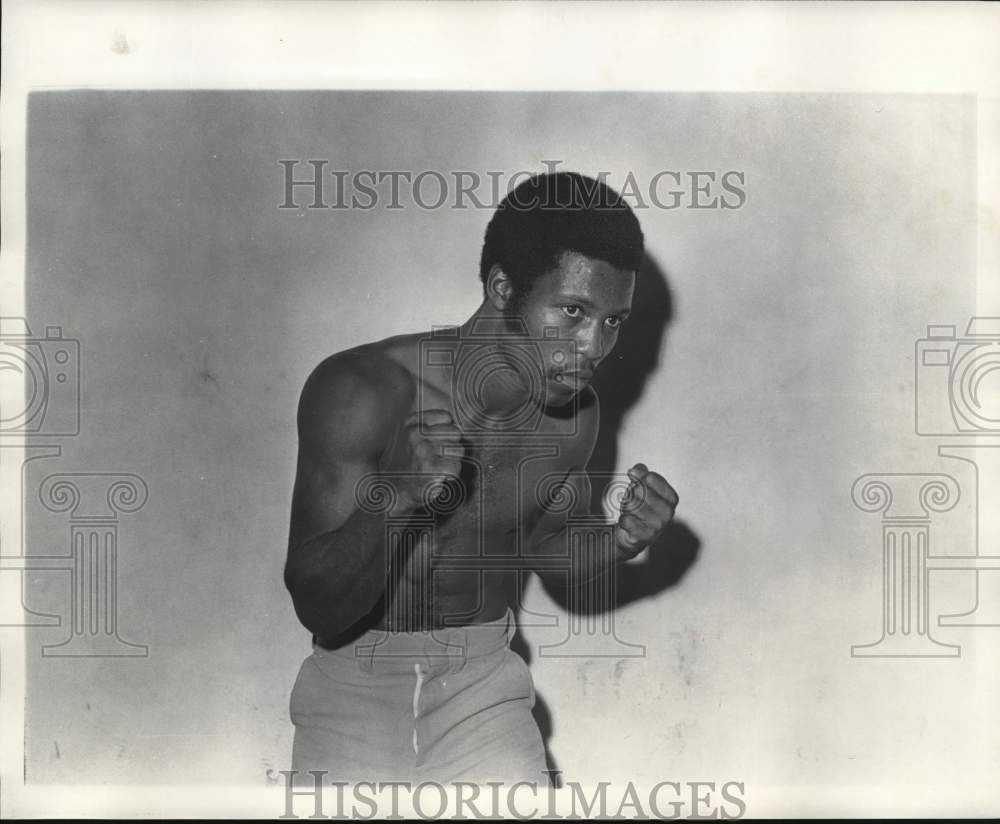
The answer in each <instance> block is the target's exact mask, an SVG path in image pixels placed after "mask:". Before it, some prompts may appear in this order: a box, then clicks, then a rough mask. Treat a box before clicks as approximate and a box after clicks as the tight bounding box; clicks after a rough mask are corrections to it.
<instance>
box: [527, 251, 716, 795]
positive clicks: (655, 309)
mask: <svg viewBox="0 0 1000 824" xmlns="http://www.w3.org/2000/svg"><path fill="white" fill-rule="evenodd" d="M674 316H675V307H674V303H673V300H672V299H671V295H670V289H669V288H668V286H667V279H666V276H665V275H664V273H663V271H662V270H661V269H660V267H659V266H658V265H657V264H656V262H655V261H654V260H652V259H651V258H650V257H649V256H648V255H647V257H646V259H645V261H644V263H643V266H642V268H641V269H640V271H639V272H638V273H637V275H636V287H635V293H634V295H633V300H632V315H631V317H630V319H629V321H628V323H626V324H625V326H624V327H622V332H621V335H620V336H619V338H618V343H617V345H616V346H615V349H614V351H612V352H611V354H610V355H609V356H608V357H607V358H606V359H605V361H604V363H602V365H601V366H600V367H599V368H598V370H597V373H596V375H595V376H594V383H593V386H594V388H595V389H596V390H597V392H598V394H599V395H600V399H601V430H600V433H599V435H598V439H597V444H596V446H595V448H594V454H593V457H592V458H591V461H590V464H589V465H588V467H587V470H588V472H589V473H592V474H593V475H594V476H598V477H600V476H606V475H609V474H610V473H612V472H613V471H614V470H615V467H616V465H617V462H618V441H619V437H620V434H621V429H622V426H623V424H624V421H625V418H626V416H627V415H628V412H629V410H630V409H631V408H632V407H633V406H635V404H636V403H637V402H638V401H639V399H640V398H641V397H642V394H643V392H644V391H645V387H646V382H647V380H648V379H649V377H650V375H652V374H653V373H654V372H655V370H656V369H657V367H658V366H659V363H660V356H661V354H662V350H663V347H664V339H665V336H666V331H667V327H668V326H669V324H670V323H671V321H672V320H673V319H674ZM664 418H665V419H666V418H667V416H666V415H665V416H664ZM650 434H651V436H652V437H661V436H662V433H661V432H655V433H650ZM640 459H641V456H640ZM651 468H652V469H654V470H657V469H658V468H657V467H651ZM660 471H662V470H660ZM667 480H668V481H669V480H671V479H670V478H669V477H668V478H667ZM606 486H607V483H606V482H599V481H598V480H597V477H595V478H594V479H593V497H592V498H591V511H592V512H600V511H601V501H602V499H603V495H604V492H605V489H606ZM700 546H701V541H700V540H699V538H698V536H697V535H696V534H695V533H694V532H693V531H692V530H691V529H690V528H689V527H688V526H687V525H686V524H685V523H684V522H683V521H680V520H676V519H675V520H674V521H673V522H671V524H670V525H669V526H668V527H667V529H666V530H665V531H664V534H663V535H661V536H660V538H659V539H658V540H657V541H656V542H655V543H654V544H653V545H651V546H650V548H649V550H648V551H647V552H646V554H645V559H644V560H643V561H642V562H639V563H629V564H625V565H623V566H621V567H619V569H618V580H617V587H616V591H615V600H614V605H613V606H612V607H611V608H612V609H614V608H617V607H621V606H624V605H626V604H631V603H634V602H636V601H640V600H642V599H645V598H650V597H652V596H654V595H658V594H660V593H662V592H663V591H664V590H666V589H669V588H670V587H672V586H674V585H675V584H677V583H678V582H679V581H680V580H681V579H682V578H683V577H684V574H685V573H686V572H687V570H688V569H689V568H690V567H691V566H692V565H693V564H694V562H695V560H696V559H697V557H698V551H699V548H700ZM516 577H518V578H520V579H521V580H520V581H519V583H518V586H517V588H518V590H523V585H524V582H525V580H524V576H516ZM546 592H547V593H548V594H549V595H550V596H551V597H552V599H553V600H554V601H555V602H556V603H558V604H559V605H560V606H561V607H562V608H563V609H566V610H570V611H572V612H574V613H576V614H580V613H585V614H586V613H590V614H592V613H595V612H606V611H607V610H608V606H607V605H599V604H594V602H593V600H592V599H588V598H580V597H572V595H571V593H569V592H568V591H567V590H560V589H557V588H556V587H546ZM522 594H523V593H522V591H518V592H516V593H512V596H513V597H512V598H511V600H510V601H509V603H511V604H518V605H520V604H521V595H522ZM511 648H512V649H513V650H514V651H515V652H517V653H518V654H519V655H521V656H522V657H523V658H524V659H525V661H527V662H528V663H529V664H530V663H531V659H532V653H531V649H530V647H529V645H528V644H527V642H526V641H525V640H524V638H523V636H522V635H521V634H520V633H518V634H517V635H515V636H514V638H513V639H512V640H511ZM533 712H534V716H535V721H536V722H537V723H538V727H539V729H540V730H541V733H542V739H543V740H544V742H545V751H546V756H547V760H548V768H549V770H551V771H553V772H552V776H553V779H554V780H555V782H556V784H557V786H561V785H562V781H561V777H559V776H557V772H558V767H557V765H556V761H555V759H554V758H553V756H552V753H551V750H550V749H549V741H550V739H551V737H552V733H553V729H554V726H553V719H552V714H551V712H550V711H549V708H548V706H547V704H546V703H545V701H544V700H543V699H542V697H541V695H539V694H537V693H536V698H535V708H534V711H533Z"/></svg>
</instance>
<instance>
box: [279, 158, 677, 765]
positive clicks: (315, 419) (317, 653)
mask: <svg viewBox="0 0 1000 824" xmlns="http://www.w3.org/2000/svg"><path fill="white" fill-rule="evenodd" d="M642 255H643V237H642V232H641V230H640V228H639V223H638V220H637V219H636V217H635V215H634V214H633V213H632V211H631V209H630V208H629V207H628V205H627V204H625V203H624V201H623V200H622V199H621V197H620V196H619V195H618V194H617V193H615V192H613V191H612V190H611V189H609V188H608V187H606V186H605V185H604V184H602V183H600V182H598V181H595V180H593V179H590V178H586V177H583V176H580V175H575V174H571V173H565V172H559V173H555V174H550V175H540V176H537V177H535V178H532V179H531V180H528V181H526V182H525V183H522V184H521V185H520V186H518V187H517V188H516V189H514V191H513V192H511V193H510V194H509V195H508V197H507V198H506V199H505V200H504V202H503V203H501V205H500V206H499V207H498V209H497V211H496V212H495V214H494V216H493V218H492V219H491V221H490V224H489V226H488V228H487V231H486V237H485V242H484V245H483V253H482V258H481V263H480V277H481V279H482V281H483V291H484V298H483V302H482V304H481V305H480V307H479V308H478V309H477V310H476V312H475V313H474V314H473V315H472V317H471V318H469V320H468V321H467V322H466V323H465V324H463V325H462V326H461V327H459V328H458V329H457V330H453V332H452V333H451V334H444V335H441V334H440V333H438V334H431V333H422V334H413V335H402V336H399V337H393V338H389V339H387V340H383V341H379V342H378V343H371V344H366V345H363V346H359V347H356V348H354V349H350V350H347V351H345V352H340V353H338V354H335V355H333V356H331V357H329V358H327V359H326V360H325V361H323V362H322V363H321V364H320V365H319V366H318V367H317V368H316V369H315V371H314V372H313V373H312V375H310V377H309V379H308V380H307V382H306V384H305V387H304V389H303V392H302V397H301V401H300V405H299V413H298V425H299V453H298V469H297V475H296V480H295V489H294V494H293V502H292V515H291V530H290V536H289V549H288V559H287V562H286V567H285V583H286V585H287V587H288V590H289V592H290V593H291V596H292V600H293V602H294V606H295V611H296V614H297V615H298V617H299V620H300V621H301V622H302V624H303V625H304V626H305V627H306V628H307V629H308V630H310V631H311V632H312V633H313V654H312V655H311V656H310V657H309V658H307V659H306V661H305V662H304V663H303V665H302V668H301V670H300V672H299V676H298V678H297V680H296V683H295V687H294V689H293V691H292V697H291V704H290V709H291V716H292V721H293V723H294V724H295V741H294V744H293V756H292V767H293V770H296V771H299V772H302V773H304V772H305V771H307V770H325V771H327V772H328V773H329V775H330V778H331V780H344V781H361V780H365V781H390V780H403V781H416V780H438V781H442V782H444V781H457V780H463V781H479V782H485V781H506V782H515V781H522V780H523V781H529V782H535V783H544V781H545V778H544V770H545V758H544V746H543V742H542V739H541V736H540V734H539V731H538V728H537V725H536V724H535V722H534V720H533V718H532V715H531V708H532V706H533V704H534V690H533V686H532V682H531V676H530V673H529V671H528V668H527V666H526V665H525V663H524V661H523V660H522V659H521V658H520V657H519V656H518V655H517V654H516V653H514V652H512V651H511V650H510V649H509V646H508V641H509V639H510V637H511V635H512V633H513V631H514V629H515V627H514V624H513V616H512V612H511V610H510V606H509V604H508V599H509V597H510V596H509V593H510V592H511V582H512V580H513V579H514V578H515V577H516V576H519V575H520V574H521V570H527V569H534V570H535V571H536V572H538V573H539V574H540V575H542V576H543V578H544V579H545V580H546V583H547V584H549V585H552V586H559V587H565V586H567V585H568V583H569V582H571V581H576V582H579V581H581V580H587V579H589V578H591V577H593V576H599V575H603V574H605V573H606V572H607V571H608V569H609V568H610V566H612V565H614V564H616V563H619V562H621V561H624V560H627V559H629V558H632V557H634V556H635V555H637V554H638V553H639V552H640V551H642V549H643V548H645V546H646V545H647V544H649V543H651V542H652V541H653V540H654V539H655V538H656V537H657V536H658V535H659V533H660V532H661V531H662V530H663V529H664V527H665V526H666V524H667V523H668V522H669V521H670V520H671V518H672V517H673V514H674V510H675V508H676V506H677V494H676V493H675V492H674V490H673V489H672V488H671V487H670V485H669V484H668V483H667V482H666V481H665V480H664V478H663V477H662V476H660V475H658V474H657V473H655V472H652V471H650V470H649V469H647V468H646V466H645V465H644V464H641V463H637V464H635V465H634V466H633V467H632V468H631V469H630V470H629V472H628V477H629V478H630V479H631V485H630V487H629V495H628V496H627V500H626V502H625V503H623V505H622V512H621V514H620V517H619V519H618V521H617V523H616V524H615V525H613V526H609V527H607V528H606V532H605V534H608V530H610V534H612V535H613V536H614V537H613V548H612V549H611V551H610V553H608V552H605V553H603V554H601V553H585V554H578V555H571V554H570V553H568V551H567V549H566V546H567V536H566V518H567V514H568V513H567V508H566V507H565V506H554V505H550V503H551V502H552V501H554V500H556V499H560V500H563V501H565V497H562V496H564V495H565V494H566V493H571V494H574V495H575V497H576V501H577V502H578V506H587V505H589V502H590V487H589V482H588V480H587V477H586V474H585V472H584V469H585V467H586V465H587V463H588V461H589V459H590V455H591V452H592V450H593V447H594V442H595V439H596V437H597V431H598V424H599V420H598V416H599V405H598V398H597V394H596V393H595V392H594V390H593V389H592V388H591V387H590V385H589V383H590V380H591V378H592V376H593V373H594V370H595V369H596V368H597V366H598V364H599V363H600V362H601V361H602V360H603V359H604V358H605V357H606V356H607V355H608V353H609V352H610V351H611V349H612V347H613V346H614V345H615V341H616V339H617V337H618V333H619V328H620V326H621V324H622V323H623V322H624V321H625V319H626V318H627V316H628V314H629V310H630V308H631V303H632V292H633V288H634V285H635V271H636V269H637V268H638V266H639V263H640V261H641V259H642ZM459 375H464V376H465V377H462V378H461V379H457V378H456V376H459ZM553 479H555V481H557V482H558V483H557V486H559V485H562V486H563V489H562V493H559V492H558V491H553V490H554V489H555V487H553V486H552V481H553ZM380 483H381V485H379V484H380ZM373 484H374V485H373ZM575 511H576V512H578V511H579V510H578V509H577V510H575ZM560 555H561V556H562V557H563V558H564V559H565V563H562V564H561V566H560V564H556V565H553V564H552V563H551V559H552V558H553V557H558V556H560ZM543 559H547V560H548V561H549V563H544V562H543ZM574 565H575V566H574Z"/></svg>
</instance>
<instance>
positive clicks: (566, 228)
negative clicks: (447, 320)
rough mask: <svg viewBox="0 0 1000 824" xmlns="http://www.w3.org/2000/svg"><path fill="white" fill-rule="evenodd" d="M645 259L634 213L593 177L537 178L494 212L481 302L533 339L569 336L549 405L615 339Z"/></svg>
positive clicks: (585, 374)
mask: <svg viewBox="0 0 1000 824" xmlns="http://www.w3.org/2000/svg"><path fill="white" fill-rule="evenodd" d="M642 257H643V236H642V230H641V229H640V228H639V221H638V219H637V218H636V216H635V215H634V214H633V212H632V210H631V208H629V206H628V204H627V203H625V202H624V200H622V198H621V196H620V195H619V194H618V193H617V192H615V191H613V190H612V189H610V188H609V187H608V186H606V185H605V184H603V183H601V182H600V181H598V180H594V179H593V178H589V177H584V176H583V175H579V174H575V173H570V172H556V173H554V174H548V175H538V176H536V177H533V178H531V179H530V180H527V181H525V182H524V183H522V184H521V185H520V186H518V187H517V188H516V189H514V190H513V191H512V192H511V193H510V194H509V195H508V196H507V197H506V198H505V199H504V201H503V202H502V203H501V204H500V206H499V207H498V208H497V211H496V213H495V214H494V216H493V218H492V220H491V221H490V223H489V226H488V227H487V229H486V238H485V242H484V243H483V253H482V258H481V261H480V277H481V279H482V281H483V289H484V291H485V294H486V299H487V301H488V302H489V303H490V304H492V306H493V308H494V309H496V310H498V311H500V312H501V313H503V314H505V315H508V316H509V317H511V318H512V319H513V318H516V319H517V322H518V323H519V324H521V326H522V327H523V328H524V330H525V332H526V333H527V334H528V335H529V336H530V337H532V338H543V337H547V335H546V331H545V330H547V329H548V330H551V329H553V328H555V329H556V330H557V332H558V337H559V338H561V339H564V340H565V339H571V340H572V341H573V342H574V346H575V358H574V362H571V363H563V364H553V365H551V367H550V368H548V369H547V370H546V371H547V372H548V374H549V377H550V378H551V381H552V383H551V384H550V388H551V392H552V393H554V394H553V396H552V397H550V401H555V402H557V403H558V402H559V401H558V398H559V396H560V395H563V394H565V395H567V396H570V395H572V394H573V393H575V392H577V391H579V390H580V389H581V388H582V387H583V386H584V385H586V384H587V383H588V382H589V380H590V377H591V376H592V374H593V371H594V369H595V368H596V367H597V365H598V363H600V361H601V360H602V359H603V358H604V357H605V356H607V354H608V353H609V352H610V351H611V349H612V347H613V346H614V345H615V342H616V340H617V338H618V331H619V328H620V325H621V322H622V321H623V320H624V319H625V318H626V317H627V316H628V313H629V310H630V309H631V304H632V291H633V289H634V286H635V272H636V270H637V269H638V268H639V265H640V264H641V262H642Z"/></svg>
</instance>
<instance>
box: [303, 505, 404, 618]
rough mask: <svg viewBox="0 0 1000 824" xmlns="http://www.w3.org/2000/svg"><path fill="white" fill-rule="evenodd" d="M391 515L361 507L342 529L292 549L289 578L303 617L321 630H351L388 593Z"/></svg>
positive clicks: (319, 536) (324, 534)
mask: <svg viewBox="0 0 1000 824" xmlns="http://www.w3.org/2000/svg"><path fill="white" fill-rule="evenodd" d="M397 514H398V513H397ZM385 517H386V516H385V514H383V513H370V512H364V511H362V510H356V511H355V512H354V513H352V515H351V516H350V518H348V519H347V521H345V522H344V524H343V525H341V526H340V527H338V528H337V529H335V530H331V531H330V532H324V533H323V534H322V535H317V536H316V537H315V538H311V539H309V540H308V541H304V542H303V543H302V544H300V545H299V546H297V547H295V548H294V549H293V550H292V552H291V553H289V558H288V563H287V564H286V566H285V584H286V586H287V587H288V590H289V592H290V593H291V595H292V601H293V603H294V605H295V612H296V615H298V617H299V620H300V621H301V622H302V623H303V625H305V626H306V627H307V628H308V629H309V630H310V631H312V632H313V633H314V634H316V635H317V636H320V637H333V636H336V635H339V634H340V633H342V632H344V631H346V630H347V629H349V628H350V627H351V626H353V625H354V624H356V623H357V622H358V621H360V620H361V619H362V618H364V617H365V616H366V615H367V614H368V613H369V612H371V610H372V608H373V607H374V606H375V604H376V603H377V602H378V600H379V598H381V597H382V595H383V594H384V593H385V589H386V580H387V572H388V564H387V559H386V546H385V542H386V533H385Z"/></svg>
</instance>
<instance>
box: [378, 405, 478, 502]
mask: <svg viewBox="0 0 1000 824" xmlns="http://www.w3.org/2000/svg"><path fill="white" fill-rule="evenodd" d="M464 454H465V447H464V446H463V444H462V437H461V433H460V432H459V429H458V427H457V426H455V423H454V421H453V420H452V417H451V413H450V412H448V411H447V410H444V409H423V410H418V411H416V412H413V413H412V414H410V415H409V416H407V418H406V419H405V420H404V421H403V422H402V424H401V425H400V428H399V431H398V432H397V433H396V439H395V441H393V444H392V446H391V447H390V448H389V449H388V450H387V451H386V454H385V457H384V459H383V461H382V470H383V471H384V472H385V474H386V476H387V480H389V481H390V482H391V483H392V484H393V486H394V488H395V492H396V495H397V496H398V501H399V505H400V506H402V507H403V508H404V509H416V508H418V507H420V506H423V505H424V504H425V503H426V502H427V500H428V498H425V497H424V490H425V489H426V488H427V487H429V486H431V485H432V484H436V488H435V490H434V491H433V492H432V493H431V494H430V496H429V500H435V499H436V498H438V497H440V496H441V495H442V494H444V493H445V491H446V489H445V487H444V485H443V484H444V483H447V482H448V481H449V480H452V481H454V479H457V478H458V477H459V475H460V474H461V471H462V460H461V459H462V456H463V455H464Z"/></svg>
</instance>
